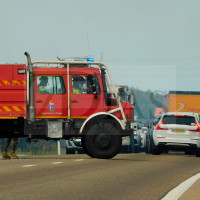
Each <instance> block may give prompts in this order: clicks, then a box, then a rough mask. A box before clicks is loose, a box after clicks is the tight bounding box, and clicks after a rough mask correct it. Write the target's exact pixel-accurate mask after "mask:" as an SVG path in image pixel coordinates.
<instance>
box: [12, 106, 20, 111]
mask: <svg viewBox="0 0 200 200" xmlns="http://www.w3.org/2000/svg"><path fill="white" fill-rule="evenodd" d="M12 107H13V108H14V110H15V111H17V112H20V111H21V110H20V109H19V107H17V106H12Z"/></svg>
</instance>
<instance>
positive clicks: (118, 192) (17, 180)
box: [0, 153, 200, 200]
mask: <svg viewBox="0 0 200 200" xmlns="http://www.w3.org/2000/svg"><path fill="white" fill-rule="evenodd" d="M199 166H200V158H196V157H195V156H187V155H184V154H180V153H179V154H176V153H171V154H163V155H158V156H156V155H146V154H145V153H138V154H119V155H117V156H116V157H115V158H113V159H110V160H101V159H92V158H90V157H88V156H86V155H78V154H76V155H62V156H20V159H11V160H0V181H1V183H0V200H12V199H13V200H41V199H45V200H46V199H47V200H62V199H63V200H133V199H134V200H137V199H138V200H142V199H144V200H157V199H161V198H162V197H163V196H164V195H165V194H166V193H167V192H168V191H170V190H171V189H173V188H174V187H176V186H177V185H179V184H180V183H181V182H183V181H184V180H186V179H188V178H189V177H191V176H193V175H194V174H197V173H199V172H200V167H199Z"/></svg>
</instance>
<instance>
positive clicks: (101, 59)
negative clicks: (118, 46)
mask: <svg viewBox="0 0 200 200" xmlns="http://www.w3.org/2000/svg"><path fill="white" fill-rule="evenodd" d="M100 62H103V52H101V58H100Z"/></svg>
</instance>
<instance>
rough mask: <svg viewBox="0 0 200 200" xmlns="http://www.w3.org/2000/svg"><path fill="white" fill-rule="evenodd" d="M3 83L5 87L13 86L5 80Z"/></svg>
mask: <svg viewBox="0 0 200 200" xmlns="http://www.w3.org/2000/svg"><path fill="white" fill-rule="evenodd" d="M3 83H4V84H5V85H11V84H10V82H9V81H7V80H4V81H3Z"/></svg>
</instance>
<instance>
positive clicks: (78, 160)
mask: <svg viewBox="0 0 200 200" xmlns="http://www.w3.org/2000/svg"><path fill="white" fill-rule="evenodd" d="M83 160H84V159H76V160H74V161H77V162H80V161H83Z"/></svg>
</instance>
